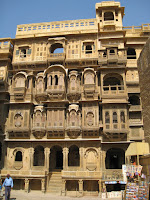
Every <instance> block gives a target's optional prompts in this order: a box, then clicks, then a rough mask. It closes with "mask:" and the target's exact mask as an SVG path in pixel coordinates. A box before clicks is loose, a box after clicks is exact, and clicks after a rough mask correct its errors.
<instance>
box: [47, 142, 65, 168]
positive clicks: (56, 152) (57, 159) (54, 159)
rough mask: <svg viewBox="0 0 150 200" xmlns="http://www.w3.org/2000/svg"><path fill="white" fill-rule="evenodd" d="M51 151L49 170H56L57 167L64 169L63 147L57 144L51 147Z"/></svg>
mask: <svg viewBox="0 0 150 200" xmlns="http://www.w3.org/2000/svg"><path fill="white" fill-rule="evenodd" d="M50 152H51V153H50V159H49V160H50V162H49V170H50V171H55V170H57V169H63V153H62V148H61V147H60V146H58V145H56V146H53V147H52V148H51V150H50Z"/></svg>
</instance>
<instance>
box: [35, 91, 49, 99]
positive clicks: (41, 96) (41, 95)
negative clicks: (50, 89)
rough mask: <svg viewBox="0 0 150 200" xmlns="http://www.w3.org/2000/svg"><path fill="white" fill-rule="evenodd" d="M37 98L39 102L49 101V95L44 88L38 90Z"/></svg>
mask: <svg viewBox="0 0 150 200" xmlns="http://www.w3.org/2000/svg"><path fill="white" fill-rule="evenodd" d="M35 98H36V100H38V101H45V100H46V99H47V93H46V91H45V90H44V88H40V89H36V92H35Z"/></svg>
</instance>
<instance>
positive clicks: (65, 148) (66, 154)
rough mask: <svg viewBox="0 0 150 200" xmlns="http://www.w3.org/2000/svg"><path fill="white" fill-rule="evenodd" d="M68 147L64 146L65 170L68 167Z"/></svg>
mask: <svg viewBox="0 0 150 200" xmlns="http://www.w3.org/2000/svg"><path fill="white" fill-rule="evenodd" d="M68 152H69V150H68V148H67V147H64V148H63V170H65V171H66V170H67V169H68Z"/></svg>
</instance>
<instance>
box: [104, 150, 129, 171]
mask: <svg viewBox="0 0 150 200" xmlns="http://www.w3.org/2000/svg"><path fill="white" fill-rule="evenodd" d="M105 163H106V169H122V165H123V164H124V163H125V152H124V150H123V149H120V148H111V149H109V150H108V151H107V153H106V160H105Z"/></svg>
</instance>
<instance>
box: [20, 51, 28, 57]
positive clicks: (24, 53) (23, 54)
mask: <svg viewBox="0 0 150 200" xmlns="http://www.w3.org/2000/svg"><path fill="white" fill-rule="evenodd" d="M26 53H27V52H26V49H21V55H20V57H21V58H25V57H26Z"/></svg>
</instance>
